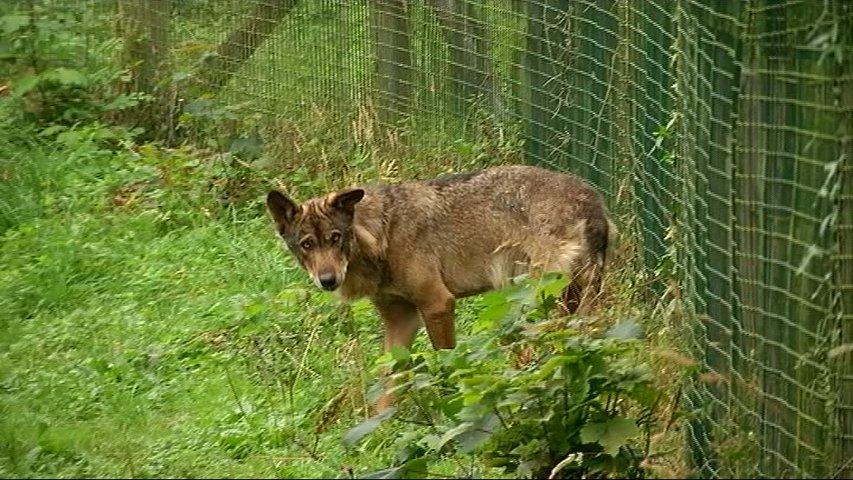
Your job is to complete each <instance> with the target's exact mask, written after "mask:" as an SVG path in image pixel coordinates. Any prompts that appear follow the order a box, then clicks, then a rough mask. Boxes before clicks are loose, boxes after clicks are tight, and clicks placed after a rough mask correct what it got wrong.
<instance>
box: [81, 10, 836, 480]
mask: <svg viewBox="0 0 853 480" xmlns="http://www.w3.org/2000/svg"><path fill="white" fill-rule="evenodd" d="M72 3H73V2H72ZM80 4H84V3H83V1H82V0H81V2H80ZM78 5H79V4H78ZM85 5H86V6H87V8H90V9H93V10H99V11H101V12H102V13H103V15H104V18H108V19H110V20H109V21H108V22H107V24H109V25H110V26H111V27H115V28H118V33H119V35H120V36H121V37H122V38H123V39H124V41H125V44H126V48H125V49H124V51H125V53H127V54H128V55H129V58H130V59H132V60H134V61H135V63H134V64H133V65H135V66H134V67H132V71H133V72H134V82H135V85H134V88H137V89H141V90H143V91H150V92H156V93H157V96H158V99H161V102H162V103H161V105H160V108H161V109H162V110H161V114H160V115H159V116H157V117H156V118H157V120H156V121H155V122H154V123H153V124H151V125H150V127H151V128H152V129H153V130H155V131H158V130H157V129H161V130H159V131H160V132H163V131H169V132H171V131H174V130H176V129H177V130H179V128H178V127H179V123H180V118H181V115H186V114H197V113H198V112H201V111H204V109H205V108H207V106H208V105H210V104H216V103H217V102H218V103H219V104H222V105H233V104H239V103H243V102H245V105H246V107H247V110H245V111H251V112H256V113H262V114H264V115H267V116H268V117H269V118H291V119H294V118H296V119H298V118H302V117H304V116H306V115H309V113H308V112H309V111H312V110H316V109H320V110H323V111H326V112H331V114H332V115H334V116H335V117H337V118H340V119H342V120H343V123H346V124H350V123H352V124H356V123H358V122H359V121H360V119H361V118H363V116H364V115H366V114H365V112H371V115H374V114H375V118H376V121H377V122H378V123H379V124H381V125H384V126H386V127H388V128H390V129H395V128H398V129H400V130H401V131H405V132H407V133H406V134H407V135H408V136H409V137H411V138H415V139H418V140H419V141H423V142H435V143H452V142H458V141H460V140H470V139H473V140H477V139H478V138H480V137H482V136H484V135H492V136H495V135H497V136H501V137H503V136H506V137H507V138H516V139H518V140H520V142H519V143H518V145H522V147H521V148H522V151H523V155H524V159H525V161H527V162H530V163H536V164H543V165H548V166H551V167H553V168H558V169H564V170H568V171H572V172H575V173H578V174H580V175H582V176H583V177H585V178H587V179H589V180H590V181H592V182H593V183H594V184H596V185H597V186H598V187H599V188H601V190H602V191H603V192H604V193H605V194H606V195H607V198H608V201H609V202H610V205H611V208H612V209H613V210H614V211H616V212H617V213H618V214H619V216H620V218H623V219H625V222H626V224H625V225H623V226H622V230H623V231H624V232H625V234H626V235H630V236H632V237H633V239H634V240H635V242H636V244H637V245H639V247H640V248H639V249H638V252H639V255H638V256H639V259H638V261H639V263H640V267H641V268H644V269H648V270H649V271H654V272H664V274H665V275H668V276H669V277H670V278H672V279H674V281H675V283H676V285H677V286H678V292H679V295H680V299H681V301H682V304H683V307H684V309H685V310H686V312H687V313H688V314H689V315H688V316H687V317H686V318H689V319H691V320H690V321H689V323H688V324H686V325H684V328H685V329H687V330H688V331H689V335H688V337H689V338H690V343H691V345H690V348H691V349H692V350H693V351H694V352H695V353H696V355H697V357H698V358H700V359H701V361H702V364H703V367H704V368H703V373H702V374H701V375H700V376H698V377H697V378H695V379H694V381H693V383H692V384H691V385H689V386H688V388H687V389H686V390H685V392H686V393H685V399H686V403H687V404H688V406H689V407H690V408H692V409H694V410H695V411H697V412H700V413H701V414H700V416H699V417H698V420H695V421H693V422H691V423H690V425H689V428H688V431H687V438H686V441H687V443H688V445H689V448H690V450H691V454H692V455H691V456H692V459H693V460H694V461H695V465H696V467H697V468H698V469H699V471H700V474H701V475H702V476H708V477H714V476H735V475H745V476H749V477H765V476H766V477H773V478H775V477H777V476H779V477H817V476H829V477H851V476H853V353H851V351H850V346H851V344H853V163H852V162H853V160H851V157H853V2H848V1H846V0H825V1H823V2H817V1H796V0H789V1H772V0H746V1H741V2H735V1H730V2H720V1H711V0H644V1H641V0H538V1H520V0H512V1H510V0H507V1H505V2H491V1H484V0H426V1H420V2H418V1H406V0H372V1H343V0H340V1H331V0H326V1H302V2H298V1H296V0H289V1H288V0H278V1H275V0H267V1H249V2H238V1H218V2H205V1H201V0H183V1H177V0H175V1H169V0H139V1H136V0H133V1H131V0H116V1H115V2H106V1H104V2H98V1H89V2H85ZM124 60H127V58H125V59H124ZM182 72H191V74H186V73H182ZM185 85H186V87H184V86H185ZM190 88H192V89H193V90H192V91H193V92H194V94H193V95H184V93H186V92H188V91H190ZM181 89H184V90H181ZM167 93H168V94H167ZM155 106H156V102H155ZM164 111H165V112H166V113H165V114H162V112H164ZM164 119H175V120H174V122H176V123H177V124H178V125H176V124H174V123H169V122H168V121H165V120H164ZM355 130H358V129H357V128H355V127H354V128H353V129H351V130H349V132H350V133H352V132H353V131H355Z"/></svg>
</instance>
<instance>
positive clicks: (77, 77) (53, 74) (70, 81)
mask: <svg viewBox="0 0 853 480" xmlns="http://www.w3.org/2000/svg"><path fill="white" fill-rule="evenodd" d="M44 78H46V79H50V80H56V81H57V82H59V83H61V84H63V85H77V86H81V87H84V86H86V85H88V84H89V77H87V76H86V75H85V74H84V73H82V72H81V71H79V70H73V69H70V68H65V67H59V68H56V69H54V70H51V71H49V72H45V73H44Z"/></svg>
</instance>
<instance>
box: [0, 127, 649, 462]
mask: <svg viewBox="0 0 853 480" xmlns="http://www.w3.org/2000/svg"><path fill="white" fill-rule="evenodd" d="M105 132H109V130H105V129H102V128H100V127H93V128H89V129H85V128H84V129H81V130H76V131H71V132H65V133H64V134H61V135H60V136H59V137H58V138H57V139H51V141H43V142H42V141H36V142H29V143H20V142H13V141H11V140H8V139H6V140H4V143H2V147H3V149H4V155H2V156H0V158H3V159H4V160H3V162H4V163H3V164H2V165H0V170H2V174H3V175H4V176H5V177H6V178H7V181H6V182H4V183H3V184H2V189H3V191H2V192H0V193H2V196H3V198H4V199H7V200H5V202H4V203H3V204H2V206H3V210H2V213H3V219H2V220H3V228H4V231H3V233H2V246H0V264H1V265H2V266H3V268H2V275H0V319H2V320H0V477H56V478H65V477H115V476H124V477H163V476H168V477H220V476H225V477H286V478H299V477H301V478H306V477H309V478H321V477H330V476H331V477H340V476H347V473H346V472H348V470H347V469H348V468H352V469H353V472H354V474H356V475H357V474H359V473H364V472H368V471H371V470H376V469H379V468H382V467H385V466H387V465H388V464H389V463H390V462H391V459H390V458H388V455H389V453H388V451H390V450H387V449H385V447H386V446H387V445H383V444H382V442H381V441H378V442H377V441H374V442H366V443H365V444H363V445H361V446H360V447H359V448H358V449H354V450H347V449H345V448H344V446H343V445H342V443H341V441H340V439H341V436H342V435H343V433H345V432H346V430H347V429H349V428H350V427H352V426H354V425H356V424H358V423H359V422H360V421H362V420H364V418H366V417H365V415H366V413H365V409H364V407H365V405H366V403H367V401H368V396H369V394H370V388H371V387H372V385H373V382H374V379H375V377H374V376H373V371H372V366H373V362H374V361H375V360H376V357H377V355H378V354H379V353H380V351H379V348H380V345H381V337H380V336H381V331H380V330H379V323H378V322H377V321H376V320H375V317H374V313H373V312H372V310H371V308H370V306H369V305H368V304H367V303H366V302H364V301H362V302H357V303H355V304H353V305H351V306H348V307H347V306H342V305H339V304H337V303H336V302H335V301H333V299H332V297H331V296H330V295H328V294H325V293H322V292H319V291H316V290H315V289H313V288H312V287H311V285H310V284H309V282H308V280H307V278H306V277H305V276H304V274H302V273H301V272H300V271H299V270H297V269H296V267H295V264H294V263H293V262H291V261H289V259H288V258H287V256H286V255H285V254H284V253H283V251H282V250H281V248H280V246H279V244H278V243H277V241H276V238H275V236H274V235H273V234H272V231H271V227H270V225H269V221H268V219H267V218H266V217H265V216H264V213H263V210H262V203H261V201H262V198H263V197H262V192H263V191H264V189H265V188H266V184H264V183H263V182H262V181H260V180H258V179H257V178H255V177H252V176H251V175H246V176H245V177H244V181H245V183H244V185H243V188H244V200H242V201H241V202H240V203H231V204H227V203H226V202H225V201H223V200H222V199H223V198H224V196H225V194H226V191H227V188H226V187H228V185H227V184H224V183H223V178H233V177H234V176H235V175H237V173H235V172H233V171H231V172H227V171H225V170H226V169H225V168H224V167H222V164H223V162H224V160H222V159H221V158H220V157H218V156H214V155H210V154H208V153H199V152H195V151H192V150H186V149H185V150H172V151H163V150H160V149H157V148H154V147H151V146H132V147H127V146H126V145H125V146H122V145H123V144H122V142H118V141H116V139H115V138H110V137H111V134H108V133H105ZM104 137H106V139H104ZM23 159H27V160H28V161H22V160H23ZM457 160H458V159H457ZM461 161H463V163H464V159H463V160H461ZM452 166H453V165H452V164H450V163H447V162H445V163H444V167H442V166H439V165H432V167H429V168H432V169H433V170H441V169H442V168H445V167H448V168H449V167H452ZM429 168H427V167H425V169H424V170H423V171H422V172H420V173H423V172H426V171H429ZM374 170H375V173H374V174H375V175H377V176H378V175H379V171H380V170H381V169H374ZM366 171H370V169H367V170H366ZM417 173H419V172H417V171H412V173H411V175H416V174H417ZM374 174H371V175H374ZM237 176H239V175H237ZM306 181H307V180H306ZM314 182H315V183H314V184H313V186H312V185H309V184H304V185H292V186H293V188H297V187H300V188H303V189H304V190H305V191H309V190H312V189H313V188H317V185H319V184H320V183H322V182H328V183H330V184H331V183H334V180H333V179H331V178H326V179H320V178H315V179H314ZM614 278H616V277H614ZM623 280H624V279H623ZM617 283H618V285H619V286H618V287H614V288H612V289H611V295H610V300H609V302H610V305H609V307H608V311H609V312H611V313H610V314H609V315H611V316H619V315H632V316H640V317H641V318H642V317H643V315H646V314H648V312H647V311H646V310H644V309H645V307H643V306H642V305H636V304H634V302H633V297H632V290H631V288H633V287H630V286H628V284H627V283H625V282H621V283H619V282H617ZM476 309H477V300H476V299H472V300H470V301H465V302H461V305H460V307H459V317H460V325H461V327H460V330H461V334H462V335H464V332H465V325H466V324H467V323H468V322H469V321H470V320H471V319H473V318H474V312H475V311H476ZM416 348H426V344H425V339H424V337H423V335H422V336H421V337H420V338H419V339H418V343H417V345H416ZM453 468H454V467H453V466H452V465H449V466H448V469H447V472H445V473H447V474H452V472H453V471H454V470H453ZM490 475H491V474H490Z"/></svg>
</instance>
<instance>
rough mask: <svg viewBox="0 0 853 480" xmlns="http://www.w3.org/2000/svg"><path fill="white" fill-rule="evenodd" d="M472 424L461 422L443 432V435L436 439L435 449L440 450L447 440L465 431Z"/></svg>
mask: <svg viewBox="0 0 853 480" xmlns="http://www.w3.org/2000/svg"><path fill="white" fill-rule="evenodd" d="M472 426H473V424H472V423H470V422H462V423H460V424H459V425H456V426H455V427H453V428H451V429H450V430H448V431H446V432H444V435H442V436H441V438H440V439H439V440H438V443H437V444H436V448H435V449H436V451H440V450H441V449H442V448H444V445H446V444H447V442H449V441H451V440H453V439H454V438H456V437H457V436H459V435H462V434H463V433H465V432H467V431H468V430H469V429H470V428H471V427H472Z"/></svg>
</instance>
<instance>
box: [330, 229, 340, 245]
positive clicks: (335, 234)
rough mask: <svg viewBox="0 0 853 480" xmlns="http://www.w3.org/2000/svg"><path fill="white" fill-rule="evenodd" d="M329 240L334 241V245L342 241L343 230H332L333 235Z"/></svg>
mask: <svg viewBox="0 0 853 480" xmlns="http://www.w3.org/2000/svg"><path fill="white" fill-rule="evenodd" d="M329 241H330V242H332V245H334V244H336V243H338V242H340V241H341V232H332V235H331V236H330V237H329Z"/></svg>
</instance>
